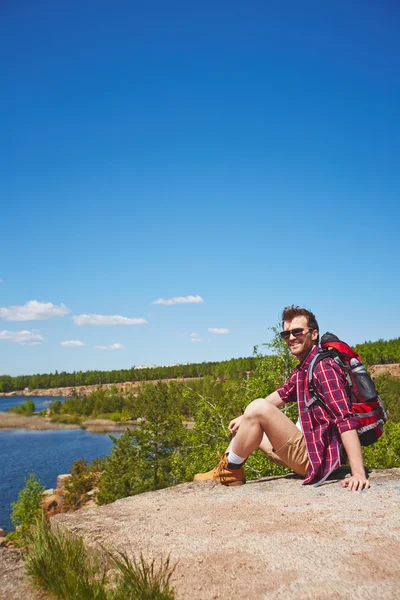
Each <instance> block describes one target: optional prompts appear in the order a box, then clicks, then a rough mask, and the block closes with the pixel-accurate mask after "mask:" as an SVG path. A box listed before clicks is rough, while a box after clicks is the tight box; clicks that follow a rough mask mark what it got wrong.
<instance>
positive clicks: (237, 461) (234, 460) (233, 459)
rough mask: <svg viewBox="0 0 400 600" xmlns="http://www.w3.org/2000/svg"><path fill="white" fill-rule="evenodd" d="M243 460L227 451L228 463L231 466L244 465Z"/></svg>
mask: <svg viewBox="0 0 400 600" xmlns="http://www.w3.org/2000/svg"><path fill="white" fill-rule="evenodd" d="M245 460H246V459H245V458H242V457H241V456H238V455H237V454H235V453H234V452H232V450H229V452H228V462H230V463H231V464H232V465H241V464H242V463H244V461H245Z"/></svg>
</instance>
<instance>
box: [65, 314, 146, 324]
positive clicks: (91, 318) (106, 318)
mask: <svg viewBox="0 0 400 600" xmlns="http://www.w3.org/2000/svg"><path fill="white" fill-rule="evenodd" d="M72 320H73V322H74V323H75V325H143V324H144V323H147V321H146V319H130V318H128V317H121V316H120V315H77V316H75V317H72Z"/></svg>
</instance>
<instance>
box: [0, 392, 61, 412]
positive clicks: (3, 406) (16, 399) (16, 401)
mask: <svg viewBox="0 0 400 600" xmlns="http://www.w3.org/2000/svg"><path fill="white" fill-rule="evenodd" d="M27 400H33V401H34V403H35V410H36V412H41V411H42V410H45V409H46V408H49V404H50V402H52V401H53V400H61V401H63V400H64V398H63V397H57V398H56V397H54V396H0V412H8V411H9V409H10V408H11V407H12V406H20V405H21V404H23V403H24V402H26V401H27Z"/></svg>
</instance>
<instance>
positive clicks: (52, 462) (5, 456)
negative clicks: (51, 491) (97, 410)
mask: <svg viewBox="0 0 400 600" xmlns="http://www.w3.org/2000/svg"><path fill="white" fill-rule="evenodd" d="M8 399H9V398H7V400H8ZM15 399H16V398H15V397H14V398H10V400H14V401H15ZM1 400H4V398H1ZM14 406H15V404H14ZM1 410H5V409H4V408H2V409H1ZM112 435H113V436H114V437H119V435H120V434H117V433H113V434H112ZM112 445H113V444H112V441H111V439H110V436H109V435H108V434H101V433H89V432H87V431H85V430H84V429H77V430H53V431H32V430H29V429H13V430H10V431H2V430H0V527H1V528H2V529H5V530H6V531H7V532H8V531H11V530H13V529H14V528H13V526H12V523H11V519H10V513H11V507H10V503H11V502H14V501H15V500H17V498H18V492H19V491H20V490H21V489H22V488H23V487H24V485H25V479H26V477H28V475H29V474H30V473H35V474H36V476H37V477H38V478H39V480H40V482H41V484H42V485H44V486H45V487H46V488H55V487H56V483H57V476H58V475H60V474H61V473H69V472H70V470H71V465H72V463H73V462H74V460H77V459H80V458H84V459H86V460H87V461H89V462H90V461H92V460H93V459H94V458H96V456H101V457H103V456H106V455H107V454H109V453H110V451H111V448H112Z"/></svg>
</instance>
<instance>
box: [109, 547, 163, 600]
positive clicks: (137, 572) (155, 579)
mask: <svg viewBox="0 0 400 600" xmlns="http://www.w3.org/2000/svg"><path fill="white" fill-rule="evenodd" d="M111 558H112V560H113V562H114V564H115V565H116V566H117V567H118V570H119V572H120V576H119V578H118V582H117V585H116V588H115V590H114V595H113V598H114V599H115V600H136V599H137V600H173V599H174V597H175V594H174V592H173V590H172V589H171V587H170V579H171V576H172V574H173V572H174V568H175V567H171V563H170V559H169V557H168V558H167V559H166V560H163V559H160V560H159V561H158V562H157V561H156V560H155V559H152V560H151V561H150V562H147V561H146V560H145V559H144V557H143V555H142V554H141V555H140V558H139V560H136V559H133V560H130V559H129V558H128V556H127V555H126V554H125V553H122V552H121V553H119V554H117V555H112V556H111Z"/></svg>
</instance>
